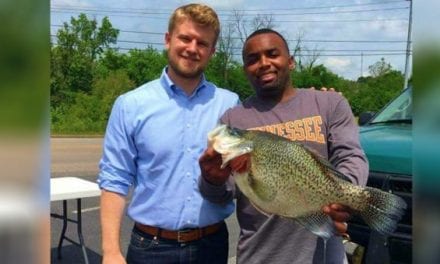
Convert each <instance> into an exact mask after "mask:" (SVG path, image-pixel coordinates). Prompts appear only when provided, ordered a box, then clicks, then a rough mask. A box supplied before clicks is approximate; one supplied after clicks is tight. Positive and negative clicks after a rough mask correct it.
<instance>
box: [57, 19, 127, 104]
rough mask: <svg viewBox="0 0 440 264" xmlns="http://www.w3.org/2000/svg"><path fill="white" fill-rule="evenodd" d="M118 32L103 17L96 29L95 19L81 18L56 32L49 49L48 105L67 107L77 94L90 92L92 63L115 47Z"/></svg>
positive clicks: (64, 25)
mask: <svg viewBox="0 0 440 264" xmlns="http://www.w3.org/2000/svg"><path fill="white" fill-rule="evenodd" d="M118 34H119V30H117V29H114V28H113V27H112V24H111V23H110V20H109V19H108V18H107V17H104V18H103V19H102V21H101V26H100V27H98V22H97V21H96V19H93V20H90V19H88V18H87V16H86V15H85V14H80V15H79V16H78V18H74V17H72V18H71V20H70V24H68V23H66V22H65V23H64V24H63V28H62V29H60V30H58V32H57V34H56V37H57V41H56V43H55V44H52V47H51V87H50V88H51V89H50V90H51V103H52V106H53V107H58V106H60V104H61V103H71V102H72V99H73V94H74V93H75V92H78V91H82V92H85V93H89V92H90V91H91V89H92V82H93V74H94V68H95V63H96V60H97V59H98V58H99V56H100V55H101V54H102V53H103V51H104V50H105V48H109V47H110V44H112V43H113V44H114V43H116V40H117V36H118Z"/></svg>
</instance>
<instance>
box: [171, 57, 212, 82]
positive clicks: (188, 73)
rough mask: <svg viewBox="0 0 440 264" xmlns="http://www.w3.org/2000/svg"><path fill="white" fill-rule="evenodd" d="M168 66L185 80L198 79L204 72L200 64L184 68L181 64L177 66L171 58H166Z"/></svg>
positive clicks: (176, 62)
mask: <svg viewBox="0 0 440 264" xmlns="http://www.w3.org/2000/svg"><path fill="white" fill-rule="evenodd" d="M168 64H169V66H170V68H171V69H172V70H173V71H174V72H175V73H176V74H177V75H179V76H180V77H182V78H187V79H193V78H199V77H200V75H201V74H202V73H203V71H204V67H202V66H201V65H200V64H197V65H196V66H194V67H190V66H185V65H183V63H180V64H179V62H178V61H175V60H173V59H171V58H168Z"/></svg>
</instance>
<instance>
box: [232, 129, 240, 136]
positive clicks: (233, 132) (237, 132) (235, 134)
mask: <svg viewBox="0 0 440 264" xmlns="http://www.w3.org/2000/svg"><path fill="white" fill-rule="evenodd" d="M230 132H231V135H233V136H237V137H238V136H240V135H241V133H240V130H239V129H237V128H231V129H230Z"/></svg>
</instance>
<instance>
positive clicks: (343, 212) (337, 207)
mask: <svg viewBox="0 0 440 264" xmlns="http://www.w3.org/2000/svg"><path fill="white" fill-rule="evenodd" d="M322 211H323V212H324V213H325V214H327V215H328V216H330V218H331V219H332V220H333V222H334V224H335V227H336V230H337V231H338V233H339V234H340V235H341V236H344V237H348V234H347V229H348V225H347V221H348V220H350V218H351V213H352V211H351V209H350V207H348V206H345V205H342V204H338V203H333V204H329V205H325V206H324V207H323V208H322Z"/></svg>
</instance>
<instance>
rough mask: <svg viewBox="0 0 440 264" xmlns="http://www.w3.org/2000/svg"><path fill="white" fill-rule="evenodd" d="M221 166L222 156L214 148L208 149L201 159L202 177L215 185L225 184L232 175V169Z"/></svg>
mask: <svg viewBox="0 0 440 264" xmlns="http://www.w3.org/2000/svg"><path fill="white" fill-rule="evenodd" d="M221 165H222V156H221V154H220V153H218V152H217V151H215V150H214V149H213V148H212V147H209V148H207V149H206V150H205V152H204V153H203V154H202V156H200V158H199V166H200V171H201V173H202V177H203V178H204V179H205V180H206V181H208V182H209V183H211V184H214V185H222V184H224V183H225V182H226V181H227V180H228V177H229V175H230V174H231V168H230V167H229V166H226V167H224V168H221Z"/></svg>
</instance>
